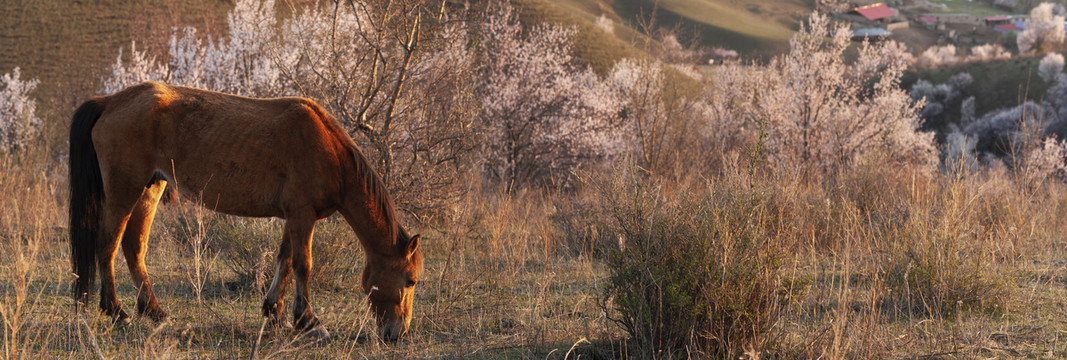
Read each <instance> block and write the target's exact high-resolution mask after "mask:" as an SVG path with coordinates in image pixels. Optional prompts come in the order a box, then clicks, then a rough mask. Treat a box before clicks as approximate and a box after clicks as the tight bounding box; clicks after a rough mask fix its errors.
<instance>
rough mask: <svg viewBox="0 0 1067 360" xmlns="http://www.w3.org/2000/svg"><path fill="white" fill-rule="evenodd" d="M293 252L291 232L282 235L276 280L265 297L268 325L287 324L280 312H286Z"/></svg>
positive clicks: (264, 310) (264, 307)
mask: <svg viewBox="0 0 1067 360" xmlns="http://www.w3.org/2000/svg"><path fill="white" fill-rule="evenodd" d="M292 261H293V252H292V248H291V247H290V241H289V232H288V231H286V232H285V233H284V234H283V235H282V243H281V245H279V246H278V256H277V258H276V259H275V268H274V280H273V281H271V283H270V289H268V290H267V296H266V298H264V299H263V316H266V317H267V321H268V325H269V326H270V327H271V328H276V327H278V326H281V325H282V324H285V319H284V318H283V317H281V316H280V314H283V313H285V302H284V301H283V299H284V298H285V289H286V288H287V287H288V286H289V272H290V271H292Z"/></svg>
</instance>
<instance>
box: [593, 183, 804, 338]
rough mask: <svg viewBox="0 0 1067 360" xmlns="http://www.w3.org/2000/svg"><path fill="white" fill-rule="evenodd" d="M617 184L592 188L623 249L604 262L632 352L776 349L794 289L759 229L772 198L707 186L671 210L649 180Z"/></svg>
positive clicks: (616, 316) (766, 219)
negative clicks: (781, 320) (776, 337)
mask: <svg viewBox="0 0 1067 360" xmlns="http://www.w3.org/2000/svg"><path fill="white" fill-rule="evenodd" d="M621 178H623V179H620V177H616V178H614V179H611V180H608V181H607V183H606V184H599V185H598V187H599V188H600V194H601V196H602V198H603V199H604V202H605V206H606V207H607V211H608V212H609V213H610V214H611V215H612V216H613V218H614V223H613V224H611V225H610V228H611V229H610V230H608V231H611V232H612V233H614V234H616V236H617V237H618V239H619V243H620V246H619V249H618V250H617V251H615V252H614V254H612V255H611V257H610V258H609V260H608V266H609V273H610V274H609V275H610V276H609V281H608V286H607V299H608V300H610V301H611V302H613V303H614V311H613V314H614V315H613V316H612V319H613V320H614V321H616V322H617V323H618V324H620V325H621V326H622V327H623V328H624V329H625V330H626V331H627V332H629V334H630V335H631V337H632V341H633V344H634V345H635V346H636V347H637V349H636V350H637V351H638V352H639V353H641V355H643V356H664V355H665V356H674V355H681V354H683V352H684V351H689V352H692V351H694V350H695V351H698V352H700V353H703V354H704V355H705V356H711V357H722V358H726V357H737V356H739V355H741V354H742V353H744V352H752V351H756V352H762V351H764V350H767V349H768V348H769V347H770V346H773V343H772V339H773V338H774V336H771V333H772V332H773V331H774V330H775V329H776V328H777V325H778V321H779V318H780V317H781V316H782V313H783V311H784V309H785V307H786V305H787V302H788V299H789V297H790V296H791V295H792V294H793V292H794V291H796V289H791V287H792V286H791V285H790V284H791V282H790V281H787V280H786V279H784V278H783V276H782V271H781V270H782V265H781V263H780V260H781V253H780V250H778V249H779V247H778V246H776V245H775V244H774V241H773V239H772V238H773V236H771V234H769V233H768V232H767V231H766V230H765V229H768V228H770V227H769V226H768V225H769V222H770V218H771V216H769V215H768V212H766V211H765V210H766V204H767V200H768V198H769V197H770V196H771V195H768V194H769V192H764V191H761V190H760V189H751V190H747V191H740V192H738V191H736V190H735V191H726V187H721V188H717V187H718V185H716V184H711V185H709V186H708V190H707V191H706V192H704V193H703V194H699V195H695V194H694V192H690V191H683V192H681V193H683V194H684V195H683V197H684V199H681V200H678V201H674V202H672V201H671V200H669V199H668V198H667V197H666V196H664V195H662V194H661V189H658V188H656V187H654V186H653V185H652V184H650V183H649V181H646V180H641V179H638V177H637V176H633V175H629V176H628V175H623V176H621ZM735 189H736V187H735ZM696 193H700V191H696ZM690 354H691V353H690Z"/></svg>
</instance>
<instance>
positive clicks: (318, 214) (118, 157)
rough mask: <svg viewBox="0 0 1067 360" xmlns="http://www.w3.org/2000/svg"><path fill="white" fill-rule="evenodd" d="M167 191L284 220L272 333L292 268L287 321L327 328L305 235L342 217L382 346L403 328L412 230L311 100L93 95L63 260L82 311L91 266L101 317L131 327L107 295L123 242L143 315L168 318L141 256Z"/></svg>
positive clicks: (172, 91) (417, 258)
mask: <svg viewBox="0 0 1067 360" xmlns="http://www.w3.org/2000/svg"><path fill="white" fill-rule="evenodd" d="M168 185H169V186H170V187H171V189H176V190H177V192H178V193H179V194H181V195H182V196H183V197H186V198H189V199H196V200H197V201H199V202H200V204H201V205H202V206H204V207H206V208H208V209H211V210H215V211H219V212H222V213H226V214H232V215H240V216H252V217H277V218H282V219H285V226H284V234H283V236H282V241H281V244H280V245H279V249H278V256H277V264H276V267H275V270H274V280H273V282H272V283H271V285H270V289H269V290H268V291H267V295H266V299H264V300H263V315H264V316H266V317H267V318H268V320H269V322H270V323H272V324H273V325H275V326H277V325H279V324H282V323H284V322H285V321H284V318H281V319H280V317H284V315H281V316H280V315H279V313H282V312H283V310H284V306H283V302H282V299H283V297H284V296H285V292H286V291H285V290H286V286H288V284H289V274H290V272H294V273H296V290H295V293H296V295H295V297H296V298H295V299H294V300H293V319H294V325H295V326H296V328H297V329H299V330H304V331H309V333H310V334H311V335H315V336H328V334H329V333H328V332H326V330H325V328H323V327H322V326H321V324H320V323H319V320H318V318H316V317H315V314H314V313H313V312H312V310H311V309H312V306H311V301H310V296H309V293H308V281H309V277H310V274H311V267H312V259H311V239H312V236H311V235H312V231H313V230H314V225H315V222H317V221H318V220H321V219H323V218H325V217H327V216H330V215H331V214H333V213H335V212H339V213H341V215H342V216H343V217H344V219H345V220H346V221H347V222H348V224H349V225H350V226H351V227H352V229H353V230H354V231H355V233H356V235H357V237H358V238H359V240H360V244H361V245H362V247H363V249H364V252H365V253H366V260H367V261H366V267H365V268H364V269H363V277H362V281H363V283H362V286H363V292H364V293H366V294H367V295H368V297H369V300H370V306H371V309H372V312H373V313H374V315H375V319H376V321H377V323H378V329H379V333H380V334H381V335H382V337H383V338H385V339H388V340H395V339H397V338H399V337H400V336H401V335H403V334H404V333H406V331H407V329H408V325H409V324H410V323H411V305H412V299H413V297H414V287H415V283H416V282H417V281H418V276H419V273H420V272H421V271H422V253H421V251H419V236H418V235H415V236H408V234H407V232H406V231H405V230H404V229H403V228H402V227H400V226H399V225H397V216H396V212H395V210H394V205H393V200H392V198H390V197H389V193H388V192H386V189H385V185H384V184H383V182H382V180H381V178H380V177H378V174H377V173H375V172H374V170H373V169H372V168H371V165H370V164H369V162H368V161H367V159H366V158H364V157H363V154H362V153H361V152H360V150H359V148H357V147H356V144H355V143H354V142H353V141H352V138H350V137H349V136H348V135H347V133H346V132H345V131H344V130H343V129H342V127H341V126H340V125H338V123H337V121H336V120H334V119H333V118H332V117H330V116H329V115H327V114H326V113H325V112H324V111H323V110H322V108H320V107H319V106H318V105H317V104H315V103H314V102H313V101H311V100H308V99H303V98H277V99H253V98H247V97H241V96H235V95H229V94H222V93H217V92H212V91H207V90H201V89H194V88H188V87H181V86H169V85H164V84H160V83H155V82H146V83H142V84H140V85H136V86H132V87H129V88H126V89H124V90H122V91H120V92H118V93H116V94H113V95H110V96H103V97H94V98H93V99H91V100H89V101H86V102H85V103H84V104H82V105H81V107H79V108H78V110H77V111H75V113H74V117H73V119H72V121H71V128H70V249H71V256H70V259H71V265H72V267H73V268H74V273H75V274H76V275H77V279H76V280H75V281H74V286H73V290H74V298H75V300H76V301H77V302H78V303H79V304H82V305H85V304H88V301H89V292H90V291H91V290H92V288H93V285H94V283H95V277H96V271H97V270H99V272H100V285H101V286H100V309H101V310H102V311H103V312H104V313H105V314H107V315H109V316H111V317H112V318H113V319H114V320H115V321H124V322H125V321H129V316H128V315H126V312H124V311H123V310H122V306H121V305H120V304H119V301H118V299H117V295H116V294H115V273H114V260H115V255H116V254H117V252H118V249H119V245H120V244H121V246H122V251H123V254H124V255H125V257H126V265H127V266H128V267H129V270H130V275H131V277H132V278H133V282H134V285H135V288H136V289H137V293H138V295H137V311H138V313H140V314H142V315H144V316H147V317H149V318H151V319H153V320H155V321H162V320H164V319H166V317H167V313H166V312H164V311H163V309H161V308H160V306H159V304H158V302H157V301H156V296H155V294H154V293H153V292H152V284H151V281H149V279H148V271H147V270H146V269H145V263H144V259H145V251H146V249H147V247H146V243H147V241H148V232H149V230H150V228H151V226H152V219H153V218H154V217H155V213H156V205H157V204H158V203H159V200H160V198H161V197H162V196H163V194H164V190H166V189H167V186H168ZM171 191H173V190H171Z"/></svg>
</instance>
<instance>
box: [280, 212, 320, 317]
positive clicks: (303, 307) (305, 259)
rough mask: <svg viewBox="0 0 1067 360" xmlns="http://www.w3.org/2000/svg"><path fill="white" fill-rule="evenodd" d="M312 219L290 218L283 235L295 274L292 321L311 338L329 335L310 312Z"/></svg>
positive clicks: (313, 224) (313, 221)
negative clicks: (291, 251) (288, 246)
mask: <svg viewBox="0 0 1067 360" xmlns="http://www.w3.org/2000/svg"><path fill="white" fill-rule="evenodd" d="M315 221H317V219H315V218H314V217H306V218H291V219H287V220H286V222H285V235H286V236H288V237H289V241H290V246H292V248H293V272H294V273H296V298H295V299H294V300H293V321H294V325H295V326H296V328H297V329H299V330H301V331H307V332H308V335H310V336H313V337H327V336H329V335H330V333H329V332H328V331H326V328H325V327H323V326H322V324H321V323H320V322H319V319H318V318H317V317H315V313H314V311H312V310H311V300H310V299H311V297H310V296H309V292H308V282H309V281H310V280H311V267H312V256H311V237H312V233H314V230H315Z"/></svg>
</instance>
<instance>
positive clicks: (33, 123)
mask: <svg viewBox="0 0 1067 360" xmlns="http://www.w3.org/2000/svg"><path fill="white" fill-rule="evenodd" d="M21 76H22V74H21V72H20V70H19V68H17V67H16V68H15V69H14V70H12V71H11V73H8V74H4V75H3V76H0V151H3V152H7V153H11V152H16V151H19V150H22V149H25V148H26V147H27V146H29V144H30V141H32V140H33V139H34V138H36V137H37V134H38V133H39V132H40V131H41V119H40V118H38V117H37V100H35V99H33V98H32V97H30V93H31V92H33V90H35V89H36V88H37V84H38V83H39V82H38V81H37V79H33V80H22V79H21Z"/></svg>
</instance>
